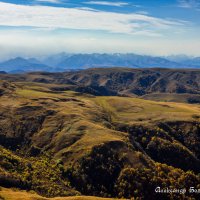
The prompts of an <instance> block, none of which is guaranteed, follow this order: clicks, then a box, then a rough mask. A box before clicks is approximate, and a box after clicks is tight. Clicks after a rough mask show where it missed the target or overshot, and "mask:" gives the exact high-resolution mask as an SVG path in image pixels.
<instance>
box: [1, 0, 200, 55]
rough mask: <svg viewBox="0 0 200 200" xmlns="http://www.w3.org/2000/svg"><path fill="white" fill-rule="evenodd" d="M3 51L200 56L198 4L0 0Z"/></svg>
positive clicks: (183, 0)
mask: <svg viewBox="0 0 200 200" xmlns="http://www.w3.org/2000/svg"><path fill="white" fill-rule="evenodd" d="M0 52H1V53H0V58H1V59H6V58H9V57H15V56H24V57H37V56H45V55H50V54H55V53H59V52H67V53H137V54H145V55H154V56H166V55H177V54H186V55H189V56H200V0H167V1H166V0H125V1H120V0H119V1H118V0H105V1H104V0H103V1H100V0H5V1H0Z"/></svg>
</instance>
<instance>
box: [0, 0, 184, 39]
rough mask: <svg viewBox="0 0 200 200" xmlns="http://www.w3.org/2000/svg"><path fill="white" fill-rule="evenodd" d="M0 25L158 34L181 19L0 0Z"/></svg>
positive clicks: (180, 23) (177, 23) (179, 24)
mask: <svg viewBox="0 0 200 200" xmlns="http://www.w3.org/2000/svg"><path fill="white" fill-rule="evenodd" d="M0 25H3V26H31V27H44V28H64V29H80V30H81V29H82V30H98V31H107V32H112V33H123V34H141V35H148V36H158V35H160V34H161V32H162V31H163V30H166V29H170V28H173V27H177V26H181V25H183V22H179V21H175V20H173V21H172V20H166V19H160V18H156V17H151V16H148V15H144V14H137V13H133V14H123V13H114V12H104V11H96V10H87V9H85V10H84V9H79V8H56V7H49V6H39V5H38V6H27V5H15V4H10V3H2V2H0Z"/></svg>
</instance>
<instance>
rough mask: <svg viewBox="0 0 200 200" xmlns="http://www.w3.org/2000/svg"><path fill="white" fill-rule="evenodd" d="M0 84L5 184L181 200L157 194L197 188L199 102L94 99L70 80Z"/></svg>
mask: <svg viewBox="0 0 200 200" xmlns="http://www.w3.org/2000/svg"><path fill="white" fill-rule="evenodd" d="M51 78H52V77H51ZM52 79H53V78H52ZM0 83H1V84H0V90H1V91H2V93H1V96H0V141H1V143H0V145H1V148H0V150H1V154H0V155H1V156H0V161H1V162H0V182H1V186H3V187H6V188H10V187H15V188H16V187H17V188H19V189H23V190H27V191H30V190H34V191H35V192H37V193H38V194H39V195H42V196H45V197H56V196H75V195H87V196H101V197H113V198H131V197H138V198H147V197H149V195H151V198H152V199H160V198H162V199H169V198H171V199H174V198H176V199H181V198H182V197H181V196H180V195H177V194H173V195H169V194H164V195H157V194H155V192H154V189H155V187H156V186H157V185H161V186H163V187H166V186H169V187H175V188H176V187H179V185H181V187H186V188H187V187H188V184H189V185H190V184H191V186H195V187H197V188H198V187H199V186H198V184H199V183H200V179H199V175H198V174H199V172H200V168H199V166H200V148H199V147H200V138H199V132H200V114H199V113H200V105H199V104H187V103H177V102H176V103H175V102H157V101H152V100H144V99H141V98H135V97H118V96H94V95H91V94H88V93H82V92H77V91H74V90H72V89H70V87H73V84H72V83H67V84H66V83H63V84H58V83H55V82H54V83H38V82H23V81H13V82H8V81H0ZM136 183H138V184H136ZM5 191H6V189H3V190H2V191H1V192H0V194H1V195H2V196H3V195H5V194H6V192H5ZM12 192H13V191H11V190H7V193H8V194H9V193H11V195H10V196H13V195H12ZM23 194H24V195H26V194H27V193H23ZM16 195H17V194H16ZM29 196H30V198H35V197H31V194H30V195H29ZM3 197H4V196H3ZM5 197H6V198H10V197H7V196H5ZM184 197H185V198H186V199H189V197H193V198H196V194H192V195H191V194H185V195H184ZM13 198H14V197H13ZM37 198H39V197H36V199H37ZM80 198H83V197H80ZM86 198H87V197H86Z"/></svg>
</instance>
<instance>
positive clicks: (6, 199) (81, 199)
mask: <svg viewBox="0 0 200 200" xmlns="http://www.w3.org/2000/svg"><path fill="white" fill-rule="evenodd" d="M0 198H1V199H3V200H112V199H109V198H100V197H89V196H76V197H56V198H45V197H42V196H39V195H38V194H36V193H35V192H34V191H32V192H26V191H19V190H16V189H15V190H12V189H6V188H0Z"/></svg>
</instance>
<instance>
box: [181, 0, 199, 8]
mask: <svg viewBox="0 0 200 200" xmlns="http://www.w3.org/2000/svg"><path fill="white" fill-rule="evenodd" d="M178 3H179V5H178V6H179V7H181V8H199V7H200V0H178Z"/></svg>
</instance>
